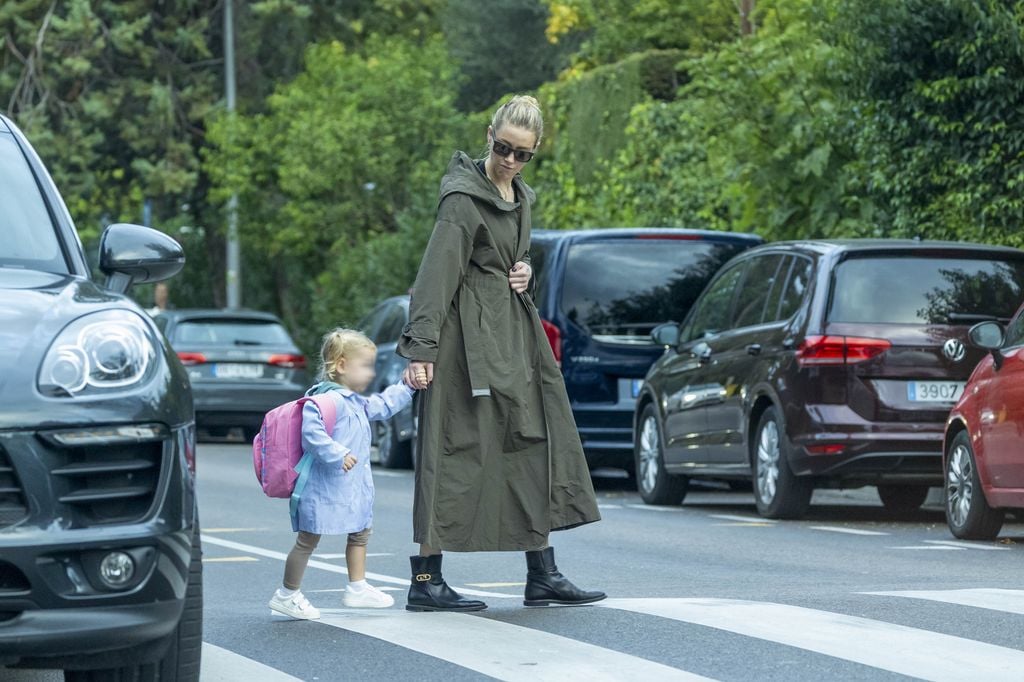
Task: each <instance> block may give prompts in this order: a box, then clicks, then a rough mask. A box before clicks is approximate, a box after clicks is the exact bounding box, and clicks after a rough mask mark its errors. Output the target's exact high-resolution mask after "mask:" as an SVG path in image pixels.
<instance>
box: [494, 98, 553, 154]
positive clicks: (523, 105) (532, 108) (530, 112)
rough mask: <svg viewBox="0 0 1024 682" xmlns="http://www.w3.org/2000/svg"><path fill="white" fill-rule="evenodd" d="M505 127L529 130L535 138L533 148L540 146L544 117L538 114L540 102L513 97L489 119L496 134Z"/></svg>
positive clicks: (534, 99) (535, 99)
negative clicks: (535, 141)
mask: <svg viewBox="0 0 1024 682" xmlns="http://www.w3.org/2000/svg"><path fill="white" fill-rule="evenodd" d="M505 126H516V127H517V128H524V129H526V130H529V131H530V132H532V133H533V134H534V135H536V136H537V143H536V145H534V146H535V147H536V146H538V145H540V138H541V137H543V135H544V116H543V115H542V114H541V112H540V102H538V101H537V98H535V97H531V96H530V95H515V96H514V97H512V98H511V99H510V100H508V101H507V102H505V103H504V104H502V105H501V106H500V107H498V110H497V111H495V112H494V116H493V117H491V129H492V130H493V131H494V132H495V134H497V133H498V132H499V131H500V130H501V129H502V128H504V127H505Z"/></svg>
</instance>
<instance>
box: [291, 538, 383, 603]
mask: <svg viewBox="0 0 1024 682" xmlns="http://www.w3.org/2000/svg"><path fill="white" fill-rule="evenodd" d="M372 532H373V531H372V530H371V529H370V528H366V529H364V530H361V531H359V532H358V533H349V534H348V544H350V545H356V546H359V547H365V546H366V543H367V542H368V541H369V540H370V534H371V533H372ZM318 544H320V536H319V535H317V534H316V533H307V532H305V531H302V530H300V531H299V536H298V537H297V538H295V546H294V547H292V551H290V552H288V560H287V561H285V562H284V587H285V589H287V590H297V589H299V585H301V584H302V576H303V575H304V574H305V572H306V565H307V564H308V563H309V557H310V555H311V554H312V553H313V550H314V549H316V546H317V545H318Z"/></svg>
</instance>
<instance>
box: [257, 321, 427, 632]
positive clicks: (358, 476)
mask: <svg viewBox="0 0 1024 682" xmlns="http://www.w3.org/2000/svg"><path fill="white" fill-rule="evenodd" d="M376 356H377V348H376V346H374V345H373V342H372V341H370V339H369V338H367V337H366V336H365V335H364V334H362V333H361V332H358V331H355V330H352V329H335V330H334V331H332V332H330V333H329V334H327V335H326V336H325V337H324V340H323V346H322V347H321V350H320V359H321V364H322V370H321V378H322V379H323V380H322V381H320V383H318V384H316V385H314V386H313V387H312V388H310V389H309V391H307V392H306V395H318V394H322V393H328V394H329V395H330V397H331V399H332V400H334V402H335V404H336V405H337V418H336V421H335V424H334V431H333V435H330V436H329V435H327V429H326V427H325V426H324V421H323V417H322V416H321V414H320V410H319V409H318V408H317V406H316V405H315V404H314V403H313V402H312V401H310V402H307V403H306V404H305V405H303V408H302V450H303V452H304V453H306V454H307V455H311V456H312V458H313V462H312V466H311V468H310V471H309V478H308V479H307V482H306V485H305V487H304V488H303V489H302V491H301V496H300V498H299V502H298V506H297V508H296V511H295V513H294V514H292V530H295V531H298V534H299V535H298V538H297V539H296V541H295V547H293V548H292V551H291V552H290V553H289V554H288V560H287V561H286V562H285V569H284V585H283V587H281V588H280V589H278V590H277V591H276V592H275V593H274V596H273V597H272V598H271V600H270V608H271V610H272V611H276V612H277V613H281V614H284V615H286V616H291V617H292V618H304V619H316V618H319V617H320V611H319V610H318V609H316V608H315V607H314V606H313V605H312V604H310V603H309V600H308V599H306V598H305V597H304V596H303V595H302V592H300V591H299V585H300V584H301V582H302V575H303V573H304V572H305V570H306V564H307V563H308V562H309V556H310V554H312V553H313V550H314V549H316V546H317V544H318V543H319V542H320V536H321V535H340V534H347V535H348V545H347V547H346V548H345V561H346V564H347V566H348V578H349V583H348V585H347V586H346V587H345V593H344V596H343V597H342V602H343V603H344V605H345V606H347V607H366V608H386V607H389V606H391V605H393V604H394V603H395V600H394V599H392V598H391V596H390V595H387V594H385V593H384V592H381V591H380V590H378V589H377V588H376V587H373V586H372V585H370V584H368V583H367V582H366V543H367V540H368V539H369V537H370V533H371V526H372V525H373V477H372V476H371V474H370V462H369V453H370V421H373V420H383V419H390V418H391V417H392V416H394V415H395V414H396V413H398V412H399V411H401V410H402V409H403V408H404V407H406V406H407V405H408V404H409V403H410V402H411V400H412V396H413V393H414V391H413V389H412V388H409V386H407V385H406V384H405V383H403V382H401V381H399V382H398V383H396V384H395V385H393V386H389V387H388V388H386V389H385V390H384V391H383V392H381V393H376V394H374V395H371V396H369V397H364V396H362V395H360V393H361V392H362V391H365V390H366V389H367V387H368V386H369V385H370V382H371V381H372V380H373V377H374V374H375V372H374V361H375V359H376Z"/></svg>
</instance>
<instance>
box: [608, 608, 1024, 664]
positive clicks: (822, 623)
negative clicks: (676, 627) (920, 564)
mask: <svg viewBox="0 0 1024 682" xmlns="http://www.w3.org/2000/svg"><path fill="white" fill-rule="evenodd" d="M597 606H603V607H605V608H613V609H622V610H625V611H632V612H634V613H643V614H647V615H652V616H660V617H662V618H669V619H672V620H677V621H682V622H686V623H694V624H697V625H703V626H706V627H711V628H716V629H719V630H725V631H726V632H734V633H737V634H741V635H745V636H747V637H755V638H757V639H763V640H767V641H770V642H777V643H779V644H785V645H787V646H793V647H799V648H801V649H804V650H807V651H814V652H817V653H820V654H825V655H827V656H833V657H835V658H841V659H844V660H847V661H853V662H855V663H861V664H863V665H868V666H872V667H874V668H879V669H881V670H887V671H890V672H894V673H898V674H901V675H909V676H910V677H916V678H920V679H925V680H933V681H936V682H945V681H947V680H949V681H953V680H986V682H996V681H997V680H1007V681H1011V680H1012V681H1014V682H1017V681H1019V680H1020V679H1021V670H1024V651H1017V650H1015V649H1009V648H1007V647H1001V646H996V645H994V644H987V643H985V642H979V641H976V640H972V639H964V638H962V637H954V636H952V635H946V634H942V633H938V632H930V631H928V630H920V629H917V628H911V627H907V626H904V625H896V624H894V623H886V622H884V621H878V620H871V619H868V618H860V617H857V616H847V615H844V614H841V613H832V612H829V611H818V610H815V609H808V608H803V607H800V606H789V605H785V604H773V603H769V602H752V601H743V600H738V599H609V600H608V601H605V602H601V603H599V604H597Z"/></svg>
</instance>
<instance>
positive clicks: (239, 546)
mask: <svg viewBox="0 0 1024 682" xmlns="http://www.w3.org/2000/svg"><path fill="white" fill-rule="evenodd" d="M201 537H202V540H203V542H204V543H208V544H211V545H220V546H221V547H227V548H228V549H236V550H238V551H240V552H249V553H250V554H255V555H257V556H265V557H267V558H268V559H280V560H281V561H285V560H286V559H287V558H288V555H287V554H286V553H284V552H275V551H274V550H272V549H264V548H262V547H257V546H256V545H247V544H245V543H242V542H235V541H234V540H225V539H223V538H216V537H213V536H212V535H206V534H203V535H202V536H201ZM308 565H309V566H312V567H313V568H319V569H321V570H324V571H330V572H331V573H341V574H342V575H348V571H347V570H346V569H345V567H344V566H336V565H335V564H329V563H327V562H325V561H317V560H316V559H310V560H309V564H308ZM366 577H367V578H369V579H370V580H375V581H377V582H379V583H391V584H392V585H404V586H406V587H408V586H409V578H396V577H394V576H390V575H384V574H382V573H370V572H369V571H367V572H366ZM456 589H457V590H458V591H459V592H460V593H462V594H468V595H470V596H472V597H497V598H499V599H522V595H517V594H502V593H500V592H484V591H483V590H472V589H469V588H466V587H458V588H456Z"/></svg>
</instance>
